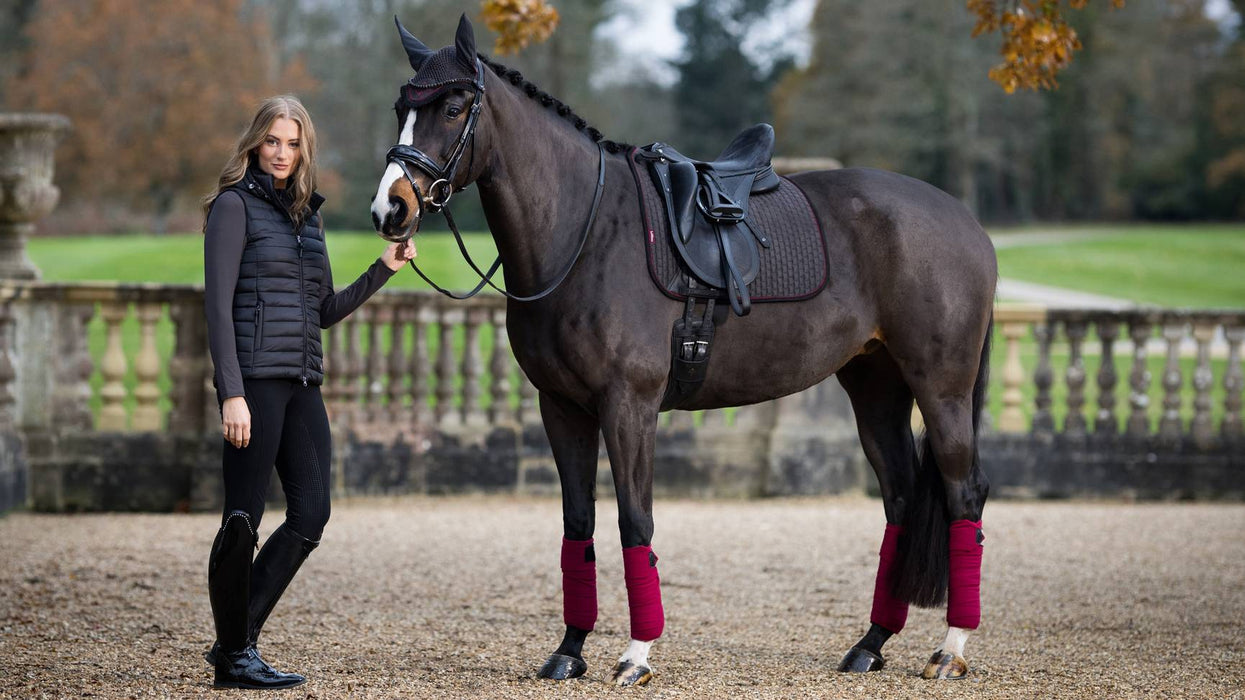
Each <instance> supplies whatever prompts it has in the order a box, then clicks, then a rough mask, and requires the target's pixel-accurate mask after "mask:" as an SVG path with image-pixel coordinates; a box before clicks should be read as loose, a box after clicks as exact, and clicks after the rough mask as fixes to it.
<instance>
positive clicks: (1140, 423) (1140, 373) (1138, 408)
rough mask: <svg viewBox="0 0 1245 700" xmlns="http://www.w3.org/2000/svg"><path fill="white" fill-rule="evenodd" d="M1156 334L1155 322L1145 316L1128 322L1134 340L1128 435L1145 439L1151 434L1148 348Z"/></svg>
mask: <svg viewBox="0 0 1245 700" xmlns="http://www.w3.org/2000/svg"><path fill="white" fill-rule="evenodd" d="M1152 335H1154V325H1153V323H1152V322H1151V321H1150V320H1149V319H1148V318H1145V317H1134V318H1133V319H1132V320H1130V321H1129V324H1128V336H1129V338H1131V339H1132V341H1133V369H1132V371H1131V372H1130V373H1129V375H1128V385H1129V392H1128V405H1129V409H1130V411H1129V414H1128V428H1127V434H1128V437H1129V438H1131V439H1135V440H1141V439H1144V438H1145V437H1146V436H1147V435H1149V434H1150V416H1149V410H1150V368H1149V365H1148V361H1149V351H1148V350H1147V348H1146V345H1147V343H1149V342H1150V337H1151V336H1152Z"/></svg>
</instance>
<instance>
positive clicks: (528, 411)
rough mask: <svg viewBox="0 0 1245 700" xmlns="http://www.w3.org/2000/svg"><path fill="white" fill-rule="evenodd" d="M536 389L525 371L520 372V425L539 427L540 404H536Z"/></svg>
mask: <svg viewBox="0 0 1245 700" xmlns="http://www.w3.org/2000/svg"><path fill="white" fill-rule="evenodd" d="M536 393H537V392H536V387H535V386H534V385H533V384H532V381H531V380H530V379H528V378H527V375H526V374H524V373H523V370H522V369H520V370H519V424H520V425H539V424H540V404H538V403H536Z"/></svg>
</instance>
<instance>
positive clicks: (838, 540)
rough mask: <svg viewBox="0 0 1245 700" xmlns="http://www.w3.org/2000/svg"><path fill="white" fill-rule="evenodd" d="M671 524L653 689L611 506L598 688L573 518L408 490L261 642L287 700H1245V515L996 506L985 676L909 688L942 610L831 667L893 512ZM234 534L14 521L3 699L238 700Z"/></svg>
mask: <svg viewBox="0 0 1245 700" xmlns="http://www.w3.org/2000/svg"><path fill="white" fill-rule="evenodd" d="M656 510H657V537H656V541H655V545H656V551H657V552H658V553H659V554H660V555H661V575H662V582H663V596H664V599H665V606H666V615H667V622H666V633H665V636H664V637H663V638H662V639H661V641H659V642H658V643H657V644H656V645H655V647H654V649H653V656H652V660H653V662H654V666H655V670H656V672H657V677H656V678H655V679H654V680H653V682H652V683H650V684H649V685H648V686H645V687H642V688H637V689H630V690H617V689H614V688H612V687H610V686H608V685H606V684H605V683H604V682H603V679H604V678H605V677H606V675H607V674H608V672H609V670H610V667H611V665H612V662H613V660H614V659H615V658H617V655H618V654H620V653H621V652H622V651H623V649H624V648H625V646H626V638H627V612H626V600H625V593H624V587H623V581H622V564H621V556H620V554H619V543H618V534H617V530H616V528H615V527H614V526H613V525H614V520H615V517H616V510H615V508H614V506H613V504H612V503H611V502H609V501H603V502H602V503H601V504H600V512H599V515H600V517H599V522H600V524H601V527H600V528H599V532H598V541H597V551H598V559H599V561H598V570H599V588H600V599H601V601H600V602H601V617H600V621H599V622H598V626H597V631H596V633H595V634H594V635H593V636H592V637H591V638H590V639H589V643H588V648H587V649H586V650H585V657H586V658H587V660H588V663H589V671H588V676H587V677H585V678H583V679H579V680H575V681H569V682H565V683H561V684H558V683H554V682H551V681H541V680H538V679H536V678H535V677H534V674H535V670H536V668H537V667H539V665H540V663H541V662H542V661H543V660H544V658H545V656H546V655H547V654H548V653H549V652H550V651H552V650H553V648H554V647H555V646H556V645H557V643H558V641H559V640H560V638H561V632H562V624H561V602H560V580H561V578H560V574H559V571H558V567H557V561H558V542H559V537H560V536H561V525H560V523H561V519H560V511H559V506H558V503H557V502H556V501H555V500H552V499H539V498H510V497H456V498H410V499H384V500H356V501H346V502H341V503H338V504H337V507H336V509H335V511H334V515H333V520H332V522H331V523H330V524H329V527H328V530H327V532H326V533H325V540H324V544H323V545H322V546H321V547H320V549H319V550H317V551H316V553H315V554H314V555H313V556H312V558H311V560H309V561H308V563H307V565H306V566H305V567H304V569H303V571H302V573H301V574H300V575H299V578H298V579H296V580H295V582H294V584H293V586H291V589H290V591H289V593H288V594H287V595H286V597H285V599H284V600H283V601H282V603H281V606H279V607H278V608H277V611H276V612H275V613H274V615H273V617H272V619H271V621H270V623H269V625H268V628H267V630H266V631H265V634H264V637H263V639H262V640H261V641H262V649H263V651H264V654H265V657H266V658H267V659H268V660H269V661H271V662H273V663H274V664H275V665H277V666H278V667H279V668H284V669H287V670H296V671H299V672H301V673H304V674H306V675H307V676H309V677H310V679H311V680H310V682H308V683H307V684H306V685H303V686H301V687H299V688H296V689H294V690H290V691H284V692H283V693H280V694H278V695H277V697H284V698H295V697H297V698H304V697H306V698H340V697H386V698H390V697H392V698H400V697H401V698H405V697H436V698H457V697H461V698H579V697H611V698H617V697H620V696H631V697H645V698H676V697H679V698H682V697H689V698H702V697H711V698H734V697H748V698H751V697H758V698H780V697H781V698H786V697H791V698H797V697H799V698H802V697H829V698H839V697H843V698H847V697H852V698H855V697H860V698H907V697H927V698H959V697H972V698H981V697H1004V698H1050V697H1068V698H1086V697H1092V696H1097V697H1101V698H1155V697H1182V698H1183V697H1190V698H1242V697H1245V670H1242V664H1245V631H1243V629H1242V625H1243V623H1245V506H1241V505H1208V504H1144V505H1130V504H1122V503H1120V504H1116V503H1063V502H1060V503H1016V502H1002V503H991V504H990V505H989V506H988V507H987V510H986V518H985V522H986V532H987V535H988V539H987V544H986V546H987V552H986V559H985V565H984V572H983V611H984V615H983V621H982V628H981V630H979V631H978V632H977V633H976V634H974V635H973V637H972V638H971V639H970V640H969V645H968V648H967V652H968V653H967V656H968V659H969V662H970V663H971V664H972V666H973V672H972V676H971V677H970V678H969V679H968V680H965V681H959V682H942V683H937V682H930V681H924V680H921V679H920V678H919V677H917V673H919V671H920V669H921V667H922V665H923V663H924V661H925V659H926V657H928V655H929V654H930V653H931V652H932V651H933V650H934V648H935V647H936V646H937V644H938V642H939V641H940V640H941V638H942V635H943V633H944V627H943V622H942V611H933V610H914V611H913V613H912V615H911V616H910V618H909V622H908V628H907V629H906V630H905V631H904V633H903V634H902V635H900V636H899V637H897V638H895V639H893V640H892V641H891V642H890V644H888V645H887V657H888V659H889V664H888V666H887V667H886V669H885V670H884V671H882V672H881V673H876V674H869V675H868V676H848V675H841V674H838V673H836V672H835V671H834V668H835V665H836V664H837V662H838V660H839V658H840V657H841V656H842V654H843V652H844V651H846V650H847V648H848V647H849V646H850V645H851V644H852V643H853V642H854V641H855V640H856V638H857V637H858V636H859V635H860V634H861V633H862V632H863V631H864V630H865V628H866V627H867V617H868V612H869V603H870V596H871V594H872V579H873V574H874V567H875V563H876V561H877V557H876V551H877V547H878V542H879V541H880V538H881V533H882V524H883V519H882V508H881V504H880V503H879V502H877V501H870V500H867V499H864V498H847V499H843V498H836V499H813V500H772V501H711V502H703V501H696V502H693V501H659V502H658V503H657V506H656ZM273 516H275V517H273ZM278 520H279V514H277V513H271V514H270V517H269V518H268V519H267V520H265V522H264V525H263V527H262V528H261V534H262V535H266V534H267V533H268V532H270V531H271V530H272V529H273V528H274V527H275V526H276V525H277V524H278ZM217 523H218V519H217V518H216V517H214V516H211V515H71V516H52V515H34V514H27V513H18V514H13V515H10V516H8V517H5V518H0V697H5V698H8V697H14V698H30V697H62V696H74V697H78V696H88V697H102V698H131V697H202V696H206V695H210V696H211V697H214V698H223V697H228V696H231V695H238V696H242V695H244V692H243V691H220V692H217V693H212V692H210V684H211V673H210V670H209V668H208V667H207V665H206V664H205V663H204V662H203V660H202V658H201V657H200V654H201V653H202V651H203V650H204V649H205V648H206V647H207V646H208V644H209V643H210V641H211V638H212V622H211V615H210V611H209V608H208V601H207V591H206V559H207V552H208V549H209V547H210V546H211V541H212V537H213V535H214V531H215V528H216V526H217Z"/></svg>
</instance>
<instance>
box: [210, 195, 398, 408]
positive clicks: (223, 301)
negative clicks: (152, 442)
mask: <svg viewBox="0 0 1245 700" xmlns="http://www.w3.org/2000/svg"><path fill="white" fill-rule="evenodd" d="M326 245H327V244H326ZM245 247H246V205H244V204H243V202H242V197H241V196H240V195H238V194H237V193H236V192H224V193H222V194H221V195H220V196H219V197H217V198H216V201H215V202H214V203H213V205H212V211H211V213H210V214H209V215H208V219H207V226H206V228H205V231H204V237H203V277H204V307H205V311H206V313H207V322H208V345H209V349H210V351H211V353H212V362H213V364H214V365H215V367H216V393H217V397H218V398H219V399H220V401H222V402H223V401H224V400H225V399H228V398H231V397H234V396H244V395H245V394H246V391H245V389H244V386H243V383H242V370H241V368H240V367H239V365H238V350H237V345H236V339H235V334H234V325H233V295H234V288H235V287H236V286H237V284H238V268H239V265H240V264H241V262H242V251H243V249H244V248H245ZM393 274H394V271H393V270H390V269H389V267H388V266H387V265H385V263H384V262H383V261H382V260H381V259H380V258H377V259H376V261H375V262H373V263H372V265H371V266H370V267H368V269H367V270H366V271H365V272H364V273H363V274H362V275H360V276H359V278H358V279H357V280H355V281H354V282H353V283H351V285H350V286H348V287H346V288H345V289H343V290H341V291H340V292H334V291H333V273H332V270H331V269H330V267H329V260H328V254H327V250H326V253H325V259H324V280H323V282H322V283H321V285H320V327H321V328H328V327H329V326H332V325H333V324H334V323H337V322H338V321H340V320H342V319H343V318H345V317H346V316H349V315H350V313H351V312H352V311H354V310H355V309H357V308H359V306H360V305H362V304H363V302H365V301H367V299H368V297H370V296H372V294H374V293H376V291H377V290H378V289H380V288H381V287H382V286H384V284H385V282H387V281H389V278H390V277H392V276H393Z"/></svg>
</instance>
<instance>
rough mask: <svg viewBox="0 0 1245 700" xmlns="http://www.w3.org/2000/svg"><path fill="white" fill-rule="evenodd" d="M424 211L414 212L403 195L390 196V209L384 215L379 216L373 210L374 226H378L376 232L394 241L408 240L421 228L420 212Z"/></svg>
mask: <svg viewBox="0 0 1245 700" xmlns="http://www.w3.org/2000/svg"><path fill="white" fill-rule="evenodd" d="M421 213H422V212H418V211H417V212H414V213H412V212H411V211H410V210H409V207H408V206H407V204H406V200H404V199H402V198H401V197H390V198H389V210H388V211H386V212H385V215H384V216H383V217H380V216H377V215H376V212H372V226H373V227H375V228H376V232H377V233H378V234H380V237H381V238H383V239H385V240H387V241H390V242H394V243H401V242H402V241H405V240H408V239H410V238H411V236H414V235H415V232H416V231H418V230H419V223H420V219H421V217H420V214H421Z"/></svg>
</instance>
